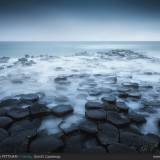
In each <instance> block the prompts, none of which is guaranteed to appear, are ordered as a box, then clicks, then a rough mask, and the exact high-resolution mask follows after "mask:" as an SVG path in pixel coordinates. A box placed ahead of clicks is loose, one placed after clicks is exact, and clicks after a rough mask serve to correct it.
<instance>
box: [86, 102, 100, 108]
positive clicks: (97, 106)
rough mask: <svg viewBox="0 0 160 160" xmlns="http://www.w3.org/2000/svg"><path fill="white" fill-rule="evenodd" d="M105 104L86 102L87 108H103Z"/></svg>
mask: <svg viewBox="0 0 160 160" xmlns="http://www.w3.org/2000/svg"><path fill="white" fill-rule="evenodd" d="M102 108H103V105H102V104H101V103H100V102H93V101H92V102H87V103H86V104H85V109H102Z"/></svg>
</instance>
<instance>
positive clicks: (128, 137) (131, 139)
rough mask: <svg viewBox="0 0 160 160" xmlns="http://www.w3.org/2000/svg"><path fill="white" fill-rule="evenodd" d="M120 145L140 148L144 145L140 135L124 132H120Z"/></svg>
mask: <svg viewBox="0 0 160 160" xmlns="http://www.w3.org/2000/svg"><path fill="white" fill-rule="evenodd" d="M120 143H122V144H125V145H127V146H133V147H136V148H140V147H141V146H142V145H143V140H142V138H141V136H140V135H138V134H135V133H131V132H123V131H122V132H120Z"/></svg>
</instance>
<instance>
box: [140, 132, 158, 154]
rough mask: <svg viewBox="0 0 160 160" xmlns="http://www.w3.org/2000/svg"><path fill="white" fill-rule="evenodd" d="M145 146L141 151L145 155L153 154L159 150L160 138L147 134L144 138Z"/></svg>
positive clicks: (143, 145)
mask: <svg viewBox="0 0 160 160" xmlns="http://www.w3.org/2000/svg"><path fill="white" fill-rule="evenodd" d="M142 140H143V144H142V146H141V147H140V149H139V151H140V152H143V153H152V152H153V151H154V150H155V149H157V148H159V144H160V137H159V136H157V135H154V134H147V135H144V136H143V137H142Z"/></svg>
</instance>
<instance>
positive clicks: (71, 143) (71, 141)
mask: <svg viewBox="0 0 160 160" xmlns="http://www.w3.org/2000/svg"><path fill="white" fill-rule="evenodd" d="M83 141H84V140H83V137H82V136H81V135H80V134H76V135H73V136H70V137H68V138H67V139H66V140H65V148H64V152H65V153H81V152H83Z"/></svg>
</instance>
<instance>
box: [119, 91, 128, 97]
mask: <svg viewBox="0 0 160 160" xmlns="http://www.w3.org/2000/svg"><path fill="white" fill-rule="evenodd" d="M118 97H120V98H127V97H128V93H127V92H120V93H118Z"/></svg>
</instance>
